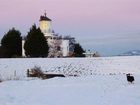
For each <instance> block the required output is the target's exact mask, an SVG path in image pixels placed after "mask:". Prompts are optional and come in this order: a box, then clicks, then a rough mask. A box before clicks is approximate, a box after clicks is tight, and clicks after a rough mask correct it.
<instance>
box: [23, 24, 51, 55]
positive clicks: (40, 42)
mask: <svg viewBox="0 0 140 105" xmlns="http://www.w3.org/2000/svg"><path fill="white" fill-rule="evenodd" d="M24 49H25V54H26V56H27V57H47V56H48V50H49V47H48V43H47V41H46V38H45V36H44V34H43V33H42V32H41V30H40V28H36V25H33V26H32V27H31V29H30V31H29V32H28V35H27V37H26V38H25V44H24Z"/></svg>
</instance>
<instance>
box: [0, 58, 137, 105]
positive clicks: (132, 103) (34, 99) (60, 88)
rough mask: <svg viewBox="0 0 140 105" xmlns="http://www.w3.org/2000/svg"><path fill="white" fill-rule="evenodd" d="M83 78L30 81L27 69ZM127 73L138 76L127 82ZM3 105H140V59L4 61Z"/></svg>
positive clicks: (0, 86) (0, 95)
mask: <svg viewBox="0 0 140 105" xmlns="http://www.w3.org/2000/svg"><path fill="white" fill-rule="evenodd" d="M34 66H40V67H41V68H42V70H44V71H49V72H54V73H64V74H65V75H67V74H75V73H77V74H78V75H79V77H66V78H53V79H48V80H40V79H35V80H30V79H27V78H26V70H27V69H29V68H32V67H34ZM15 71H16V74H15ZM126 73H132V74H133V75H134V77H135V82H134V84H129V83H128V82H127V81H126V76H125V74H126ZM0 74H1V78H2V79H3V80H6V79H13V78H17V77H18V79H19V80H18V81H17V80H11V81H4V82H1V83H0V105H140V57H138V56H135V57H134V56H133V57H105V58H79V59H78V58H77V59H75V58H66V59H45V58H44V59H41V58H39V59H26V58H25V59H0Z"/></svg>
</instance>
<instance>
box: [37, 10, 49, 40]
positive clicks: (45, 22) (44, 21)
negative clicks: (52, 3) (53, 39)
mask: <svg viewBox="0 0 140 105" xmlns="http://www.w3.org/2000/svg"><path fill="white" fill-rule="evenodd" d="M51 21H52V20H51V19H49V18H48V17H47V16H46V11H45V13H44V15H41V16H40V20H39V27H40V29H41V31H42V33H43V34H44V35H45V36H46V37H47V36H50V34H51Z"/></svg>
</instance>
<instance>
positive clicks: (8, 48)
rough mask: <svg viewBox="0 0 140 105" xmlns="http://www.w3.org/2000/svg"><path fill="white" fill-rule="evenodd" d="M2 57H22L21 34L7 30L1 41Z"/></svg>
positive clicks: (13, 29) (13, 30)
mask: <svg viewBox="0 0 140 105" xmlns="http://www.w3.org/2000/svg"><path fill="white" fill-rule="evenodd" d="M1 49H3V55H2V56H3V57H7V58H11V57H17V56H22V37H21V33H20V31H18V30H15V28H12V29H11V30H9V31H8V32H7V33H6V34H5V35H4V37H3V38H2V40H1Z"/></svg>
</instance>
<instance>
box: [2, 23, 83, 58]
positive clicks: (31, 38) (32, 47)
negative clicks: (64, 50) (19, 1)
mask: <svg viewBox="0 0 140 105" xmlns="http://www.w3.org/2000/svg"><path fill="white" fill-rule="evenodd" d="M22 40H23V38H22V36H21V32H20V31H19V30H16V29H15V28H12V29H10V30H9V31H8V32H7V33H6V34H5V35H4V36H3V38H2V39H1V46H0V58H15V57H22ZM24 41H25V43H24V45H23V47H24V50H25V55H26V57H47V56H48V53H49V46H48V42H47V40H46V38H45V36H44V34H43V33H42V32H41V30H40V28H38V27H36V25H35V24H34V25H33V26H32V27H31V28H30V30H29V32H28V33H27V35H26V37H25V38H24ZM83 52H85V51H84V50H83V48H82V47H81V45H80V44H79V43H76V44H75V47H74V56H75V57H83V56H84V55H83Z"/></svg>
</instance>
